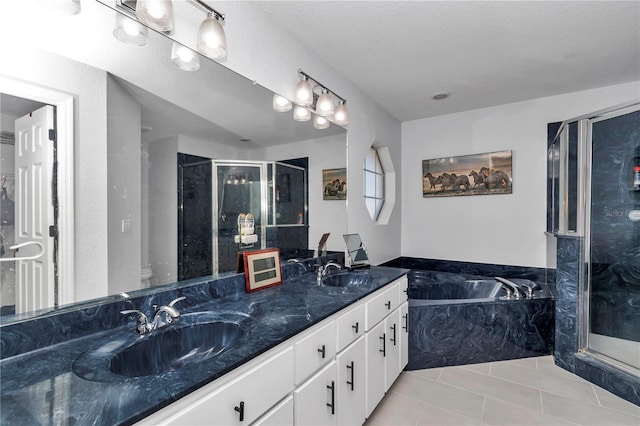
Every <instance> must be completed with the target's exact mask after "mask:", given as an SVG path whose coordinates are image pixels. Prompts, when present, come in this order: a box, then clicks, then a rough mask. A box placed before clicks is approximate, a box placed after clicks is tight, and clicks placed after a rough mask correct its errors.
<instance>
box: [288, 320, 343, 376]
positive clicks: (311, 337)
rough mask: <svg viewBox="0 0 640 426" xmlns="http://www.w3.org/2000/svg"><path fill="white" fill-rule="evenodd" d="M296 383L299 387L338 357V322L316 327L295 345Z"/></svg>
mask: <svg viewBox="0 0 640 426" xmlns="http://www.w3.org/2000/svg"><path fill="white" fill-rule="evenodd" d="M295 352H296V364H295V383H296V385H299V384H300V383H302V382H303V381H304V379H306V378H307V377H309V376H310V375H311V374H313V372H315V371H317V370H318V369H319V368H320V367H322V366H323V365H325V364H327V363H328V362H329V361H330V360H332V359H333V358H334V357H335V356H336V322H335V321H329V322H328V323H327V324H324V325H320V326H316V327H314V328H312V330H311V331H310V332H307V333H306V334H305V335H304V337H302V338H299V339H298V340H296V343H295Z"/></svg>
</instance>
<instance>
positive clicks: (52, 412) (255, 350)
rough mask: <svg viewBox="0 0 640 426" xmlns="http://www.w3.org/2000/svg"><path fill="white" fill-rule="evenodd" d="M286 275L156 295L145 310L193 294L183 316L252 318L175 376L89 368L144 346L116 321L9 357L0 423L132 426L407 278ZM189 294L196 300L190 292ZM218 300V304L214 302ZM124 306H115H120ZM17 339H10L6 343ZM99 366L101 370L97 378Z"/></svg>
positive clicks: (3, 366) (397, 272)
mask: <svg viewBox="0 0 640 426" xmlns="http://www.w3.org/2000/svg"><path fill="white" fill-rule="evenodd" d="M311 265H313V263H312V264H311ZM283 268H284V269H285V270H286V271H287V276H288V277H289V278H287V279H286V280H285V282H284V283H283V284H282V285H280V286H276V287H272V288H268V289H264V290H261V291H257V292H254V293H246V292H245V291H244V280H238V277H229V278H228V281H225V282H223V283H220V282H219V281H211V282H205V283H201V284H194V285H193V286H190V287H188V288H181V289H180V290H179V294H176V290H171V291H169V292H168V293H169V294H162V295H161V294H157V295H153V297H151V296H149V297H150V298H152V299H154V300H145V301H144V306H150V304H153V303H155V302H158V301H160V303H166V302H168V301H170V300H172V298H174V296H177V295H180V296H183V295H184V296H187V298H189V296H190V295H191V296H192V297H191V298H192V303H190V304H188V305H187V306H184V307H183V308H182V309H181V312H182V314H183V315H189V313H191V312H202V311H210V312H213V313H222V312H233V313H243V314H246V315H248V316H249V317H250V323H249V324H248V326H247V328H246V329H245V334H244V335H243V337H242V338H241V339H240V340H239V341H238V343H237V344H235V345H234V346H232V347H229V348H228V349H226V350H225V351H223V352H222V353H220V354H219V355H218V356H215V357H212V358H209V359H205V360H201V361H200V362H197V363H191V364H187V365H184V366H183V367H181V368H180V369H177V370H174V371H168V372H165V373H162V374H156V375H147V376H140V377H126V376H118V375H117V374H114V373H113V372H109V371H107V366H106V365H105V364H100V362H96V364H95V366H93V365H92V364H91V363H90V362H87V361H88V358H90V357H91V356H92V355H95V351H96V349H97V348H104V351H108V348H109V347H110V346H109V343H114V342H117V344H119V345H120V346H118V348H120V347H122V345H125V346H126V345H127V344H129V342H130V341H135V340H137V339H140V337H139V336H136V335H135V333H134V331H133V330H134V326H135V321H134V319H133V318H127V319H125V320H124V321H121V320H119V321H116V322H115V325H116V326H115V327H112V328H110V329H103V330H100V331H98V332H93V333H90V332H87V331H83V332H82V333H77V335H76V336H75V338H72V339H68V340H64V339H62V338H58V340H59V342H57V343H56V344H53V345H52V346H46V347H42V348H40V349H39V350H32V351H24V350H23V351H21V352H20V353H19V354H17V355H15V356H8V357H5V358H4V359H3V360H2V361H0V375H1V377H2V383H1V400H0V404H1V405H2V411H1V413H0V423H2V424H35V423H39V424H44V423H54V424H131V423H133V422H135V421H137V420H139V419H141V418H143V417H145V416H147V415H149V414H150V413H152V412H154V411H157V410H158V409H160V408H162V407H164V406H166V405H168V404H170V403H171V402H173V401H175V400H177V399H178V398H180V397H181V396H184V395H186V394H188V393H189V392H191V391H193V390H195V389H197V388H199V387H201V386H202V385H204V384H206V383H209V382H211V381H213V380H215V379H216V378H218V377H220V376H222V375H224V374H225V373H227V372H229V371H231V370H232V369H234V368H235V367H238V366H239V365H242V364H243V363H244V362H246V361H248V360H251V359H253V358H255V357H256V356H257V355H259V354H261V353H264V352H265V351H267V350H269V349H270V348H273V347H275V346H277V345H278V344H279V343H281V342H282V341H284V340H286V339H287V338H289V337H292V336H294V335H295V334H297V333H299V332H301V331H303V330H305V329H306V328H308V327H310V326H311V325H313V324H315V323H316V322H318V321H320V320H322V319H324V318H326V317H328V316H330V315H332V314H334V313H335V312H337V311H339V310H341V309H342V308H344V307H346V306H348V305H350V304H351V303H353V302H355V301H357V300H359V299H361V298H363V297H365V296H366V295H368V294H370V293H371V292H373V291H375V290H377V289H378V288H380V287H383V286H385V285H386V284H388V283H390V282H391V281H393V280H395V279H396V278H398V277H400V276H402V275H404V274H406V273H407V272H408V271H406V270H403V269H396V268H387V267H372V268H371V269H370V270H369V271H368V273H369V274H370V275H371V276H372V279H371V282H370V284H369V285H367V286H364V287H351V288H346V289H345V288H330V287H321V286H318V285H317V281H316V274H315V270H313V269H311V270H310V271H307V272H306V273H302V268H301V267H300V266H297V265H283ZM296 276H297V278H296ZM217 284H221V288H217V287H216V285H217ZM241 284H242V285H241ZM187 291H190V292H191V294H187V293H185V292H187ZM212 294H213V295H215V296H216V297H211V295H212ZM194 299H197V300H198V302H195V300H194ZM185 302H186V300H185ZM120 303H122V302H118V304H116V305H117V306H120V305H119V304H120ZM147 303H148V304H149V305H147ZM176 307H177V305H176ZM111 309H113V310H114V311H116V310H117V309H118V308H116V307H115V306H113V307H111ZM105 312H106V311H105ZM117 313H118V316H121V315H119V312H117ZM69 314H70V313H65V314H62V315H69ZM32 321H38V320H32ZM32 321H28V322H32ZM48 321H50V322H49V323H46V322H45V323H43V324H42V325H41V326H40V327H41V328H40V330H43V328H42V327H44V326H45V325H46V324H49V325H50V326H53V325H58V324H61V325H62V326H64V324H63V323H62V319H60V318H58V319H55V321H58V322H51V321H54V320H53V319H52V318H48ZM20 324H23V323H18V324H13V325H11V326H9V325H7V326H5V327H6V328H11V329H12V330H11V331H12V332H13V333H15V332H17V331H18V329H19V328H18V325H20ZM5 327H3V329H2V335H3V339H4V337H5V336H4V334H5ZM21 327H22V328H21V329H20V331H21V332H23V333H25V332H26V331H27V330H29V328H26V325H24V324H23V325H22V326H21ZM52 331H53V330H50V331H49V333H50V334H51V332H52ZM7 334H10V333H7ZM62 334H64V332H62ZM24 337H25V336H21V338H24ZM10 340H11V339H10V338H7V342H9V341H10ZM123 342H124V343H123ZM4 344H5V340H3V346H4ZM117 344H115V343H114V344H113V346H112V347H116V346H117ZM23 347H24V345H23ZM14 351H16V350H14ZM9 352H10V351H9V350H7V353H9ZM74 366H75V371H74ZM92 367H95V370H93V371H92ZM81 375H82V376H83V377H84V378H83V377H81Z"/></svg>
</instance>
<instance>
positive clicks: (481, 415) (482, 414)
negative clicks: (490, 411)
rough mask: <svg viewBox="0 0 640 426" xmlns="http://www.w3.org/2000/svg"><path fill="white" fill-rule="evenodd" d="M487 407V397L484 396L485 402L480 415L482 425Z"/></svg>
mask: <svg viewBox="0 0 640 426" xmlns="http://www.w3.org/2000/svg"><path fill="white" fill-rule="evenodd" d="M486 406H487V396H486V395H485V396H484V400H483V401H482V413H481V414H480V421H481V422H482V423H484V422H485V421H484V412H485V407H486Z"/></svg>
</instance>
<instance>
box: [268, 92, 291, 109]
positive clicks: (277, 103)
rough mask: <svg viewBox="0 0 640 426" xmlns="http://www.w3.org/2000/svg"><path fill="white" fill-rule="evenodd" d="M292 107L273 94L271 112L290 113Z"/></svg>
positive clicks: (283, 98) (284, 99) (289, 103)
mask: <svg viewBox="0 0 640 426" xmlns="http://www.w3.org/2000/svg"><path fill="white" fill-rule="evenodd" d="M292 107H293V105H292V104H291V101H290V100H289V99H287V98H285V97H283V96H280V95H278V94H277V93H274V94H273V110H274V111H276V112H287V111H291V108H292Z"/></svg>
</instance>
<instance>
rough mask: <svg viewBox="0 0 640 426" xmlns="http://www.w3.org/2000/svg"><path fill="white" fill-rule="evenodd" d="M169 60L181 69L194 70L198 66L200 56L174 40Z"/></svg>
mask: <svg viewBox="0 0 640 426" xmlns="http://www.w3.org/2000/svg"><path fill="white" fill-rule="evenodd" d="M171 62H173V64H174V65H175V66H177V67H178V68H180V69H181V70H183V71H196V70H197V69H199V68H200V56H198V54H197V53H196V52H194V51H193V50H191V49H189V48H188V47H186V46H183V45H181V44H180V43H176V42H175V41H174V42H173V46H171Z"/></svg>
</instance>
